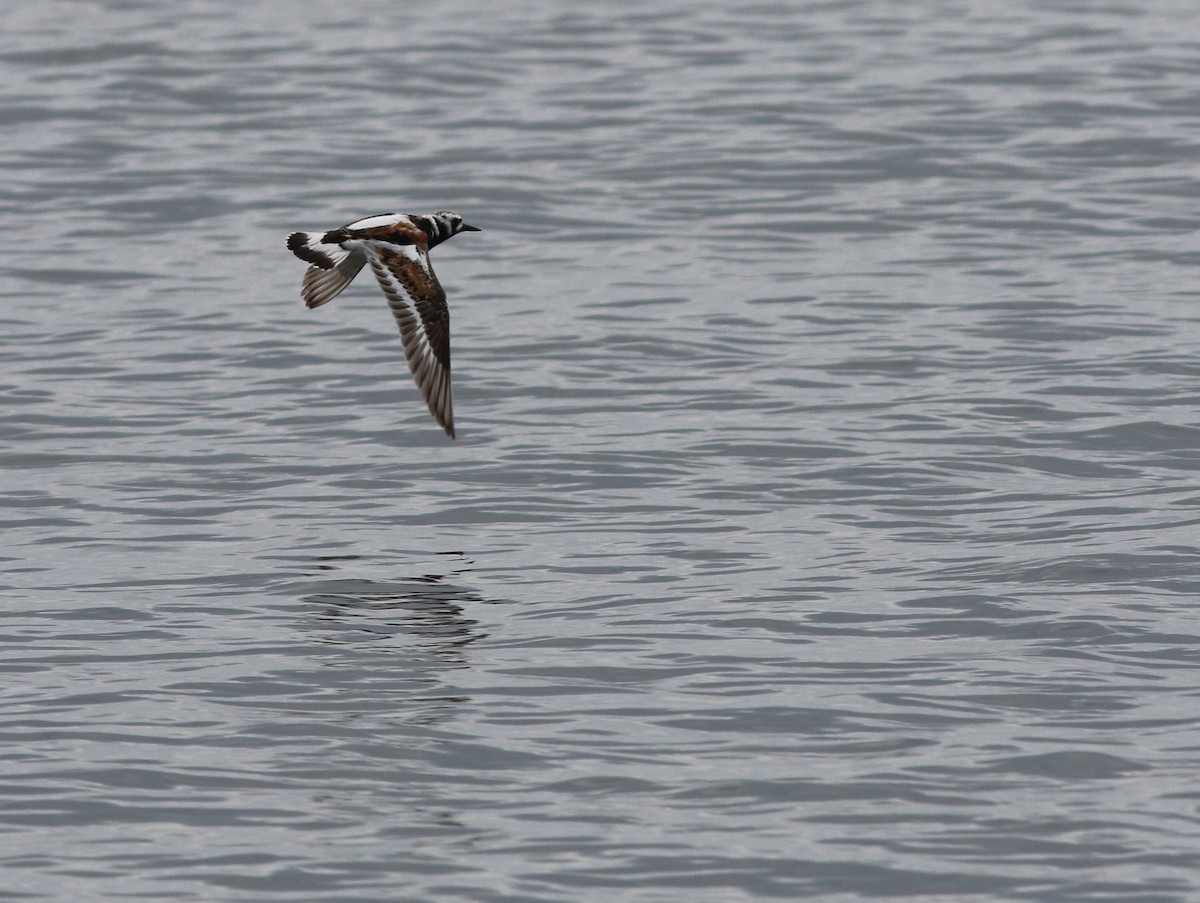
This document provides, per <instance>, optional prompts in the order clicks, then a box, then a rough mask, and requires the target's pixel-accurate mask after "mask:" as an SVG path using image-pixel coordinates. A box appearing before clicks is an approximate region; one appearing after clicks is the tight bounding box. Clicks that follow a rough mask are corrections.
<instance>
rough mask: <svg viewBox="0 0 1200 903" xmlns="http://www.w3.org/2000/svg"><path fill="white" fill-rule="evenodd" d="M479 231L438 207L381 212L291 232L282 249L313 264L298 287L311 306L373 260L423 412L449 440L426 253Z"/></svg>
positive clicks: (442, 336)
mask: <svg viewBox="0 0 1200 903" xmlns="http://www.w3.org/2000/svg"><path fill="white" fill-rule="evenodd" d="M478 231H480V230H479V229H477V228H475V227H474V226H468V225H467V224H466V223H464V222H463V221H462V217H461V216H459V215H458V214H457V213H451V212H450V211H448V210H443V211H441V212H440V213H430V214H427V215H425V216H413V215H406V214H403V213H384V214H380V215H379V216H368V217H367V218H366V219H360V220H356V221H355V222H353V223H350V224H348V225H345V226H342V227H341V228H339V229H331V230H329V231H328V232H323V233H316V232H293V233H292V234H291V235H289V236H288V238H287V246H288V249H289V250H291V252H292V253H293V254H295V255H296V256H297V257H299V258H300V259H301V260H303V261H306V262H307V263H310V264H312V266H310V267H309V268H308V271H307V272H306V273H305V274H304V282H303V284H302V285H301V287H300V295H301V297H302V298H304V303H305V304H306V305H308V307H310V308H313V307H320V306H321V305H322V304H324V303H325V302H326V301H332V300H333V299H334V298H336V297H337V296H338V295H340V294H341V293H342V290H343V289H345V287H346V286H347V285H349V284H350V283H351V281H353V279H354V277H355V276H357V275H358V271H359V270H361V269H362V268H363V266H364V265H365V264H368V263H369V264H371V270H372V272H374V273H375V278H376V279H378V280H379V287H380V288H382V289H383V294H384V297H385V298H387V303H388V307H390V308H391V309H392V315H393V316H394V317H395V318H396V324H397V325H398V326H399V327H400V340H401V341H402V342H403V343H404V356H405V357H406V358H407V359H408V369H409V370H411V371H412V374H413V376H414V377H416V380H417V386H418V387H419V388H420V389H421V394H422V395H424V396H425V403H426V404H428V405H429V412H430V413H431V414H433V416H434V419H435V420H437V422H438V423H439V424H441V425H442V428H443V429H445V431H446V433H447V434H448V435H449V436H450V438H451V439H453V438H454V406H453V404H452V402H451V399H450V309H449V308H448V307H447V306H446V292H445V291H444V290H443V289H442V287H441V285H439V284H438V279H437V276H435V275H434V272H433V267H432V266H430V264H429V250H430V248H433V247H436V246H437V245H440V244H441V243H442V242H444V241H445V240H446V239H448V238H451V237H453V236H455V235H457V234H458V233H459V232H478Z"/></svg>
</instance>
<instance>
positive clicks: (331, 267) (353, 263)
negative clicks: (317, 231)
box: [287, 232, 367, 307]
mask: <svg viewBox="0 0 1200 903" xmlns="http://www.w3.org/2000/svg"><path fill="white" fill-rule="evenodd" d="M321 239H322V236H320V235H312V234H310V233H308V232H293V233H292V234H291V235H289V236H288V239H287V246H288V250H290V251H291V252H292V253H293V254H295V255H296V256H297V257H299V258H300V259H301V260H304V261H307V262H308V263H310V264H312V266H310V267H309V268H308V270H307V271H305V273H304V283H303V284H302V285H301V288H300V295H301V297H303V298H304V303H305V304H306V305H307V306H308V307H320V306H321V305H322V304H324V303H325V302H326V301H332V300H333V299H334V298H336V297H337V296H338V295H340V294H341V293H342V290H343V289H345V287H346V286H347V285H349V284H350V283H351V282H352V281H353V280H354V277H355V276H357V275H358V271H359V270H361V269H362V268H363V265H364V264H365V263H366V262H367V256H366V255H365V254H363V253H362V251H347V250H346V249H345V248H343V247H342V246H341V245H340V244H334V243H332V242H326V241H322V240H321Z"/></svg>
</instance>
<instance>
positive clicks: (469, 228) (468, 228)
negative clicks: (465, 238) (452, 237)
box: [459, 223, 483, 232]
mask: <svg viewBox="0 0 1200 903" xmlns="http://www.w3.org/2000/svg"><path fill="white" fill-rule="evenodd" d="M459 231H460V232H482V231H483V230H482V229H480V228H479V227H478V226H468V225H467V224H466V223H463V224H462V228H461V229H459Z"/></svg>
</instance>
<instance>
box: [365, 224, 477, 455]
mask: <svg viewBox="0 0 1200 903" xmlns="http://www.w3.org/2000/svg"><path fill="white" fill-rule="evenodd" d="M359 240H360V242H361V245H360V247H361V248H362V250H363V252H364V253H365V254H366V256H367V262H368V263H370V264H371V270H372V271H373V272H374V273H375V278H376V279H378V280H379V287H380V288H382V289H383V294H384V297H385V298H387V302H388V307H390V308H391V309H392V316H394V317H395V318H396V325H397V326H399V327H400V340H401V341H402V342H403V343H404V356H405V358H407V359H408V369H409V370H411V371H412V374H413V376H414V377H415V378H416V381H417V386H418V387H419V388H420V390H421V394H422V395H423V396H425V403H426V404H428V405H429V412H430V413H431V414H433V416H434V419H435V420H437V422H438V423H439V424H441V426H442V428H443V429H445V431H446V433H447V434H448V435H449V436H450V438H451V439H453V438H454V406H453V402H452V400H451V397H450V309H449V308H448V307H447V306H446V292H445V291H444V290H443V289H442V287H441V285H440V284H439V283H438V280H437V276H435V275H434V273H433V268H432V267H431V266H430V265H429V253H428V251H427V250H426V248H425V246H424V245H423V244H416V243H413V244H397V243H395V242H391V241H387V240H385V239H381V238H362V239H359Z"/></svg>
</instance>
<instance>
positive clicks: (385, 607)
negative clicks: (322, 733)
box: [303, 553, 486, 664]
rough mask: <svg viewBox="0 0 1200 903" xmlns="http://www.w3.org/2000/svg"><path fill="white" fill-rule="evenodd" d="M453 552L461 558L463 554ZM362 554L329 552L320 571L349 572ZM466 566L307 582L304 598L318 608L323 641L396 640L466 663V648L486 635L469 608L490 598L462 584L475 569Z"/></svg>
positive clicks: (317, 570)
mask: <svg viewBox="0 0 1200 903" xmlns="http://www.w3.org/2000/svg"><path fill="white" fill-rule="evenodd" d="M447 554H448V555H450V554H453V555H454V556H455V557H457V558H458V559H459V562H461V560H462V559H461V556H459V555H458V553H447ZM357 558H358V556H349V555H347V556H324V557H322V558H319V559H317V563H316V564H315V566H313V568H312V570H313V572H314V573H309V574H306V575H305V576H307V577H316V576H318V574H319V573H320V572H325V573H328V572H330V571H342V570H346V569H347V568H346V565H345V564H344V563H345V562H351V561H355V560H357ZM469 571H470V568H469V567H465V566H459V567H453V568H451V567H447V568H446V569H445V571H444V572H443V573H425V574H420V575H417V576H412V577H405V578H401V579H398V580H368V579H360V578H354V577H342V578H333V579H326V580H314V581H312V582H310V583H307V584H305V589H306V590H307V592H305V593H304V595H303V601H304V602H306V603H308V604H310V605H313V606H316V607H317V611H316V614H315V617H316V619H317V620H318V621H319V622H320V623H321V626H322V628H323V629H322V630H320V631H319V635H318V636H317V639H318V640H319V641H320V642H324V643H331V644H336V645H348V644H355V643H363V642H371V643H381V642H388V641H392V642H396V643H398V644H400V645H402V646H403V647H405V648H406V649H408V650H409V651H413V652H415V651H418V650H419V651H421V652H423V653H425V654H430V655H434V656H436V657H438V658H439V659H440V660H441V661H442V662H443V663H444V664H465V658H464V656H463V650H464V648H465V647H466V646H469V645H470V644H471V643H474V642H475V641H476V640H479V639H482V638H483V637H484V636H486V634H483V633H481V632H480V631H479V630H478V629H477V627H478V623H479V622H478V621H476V620H474V619H473V618H469V617H467V616H466V615H464V613H463V611H464V606H467V605H470V604H478V603H481V602H484V601H486V600H485V599H484V598H483V597H482V596H481V595H480V594H479V593H478V592H476V591H475V590H473V589H471V588H470V587H467V586H463V585H462V584H461V583H458V582H456V578H459V577H461V576H462V575H463V574H466V573H469Z"/></svg>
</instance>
